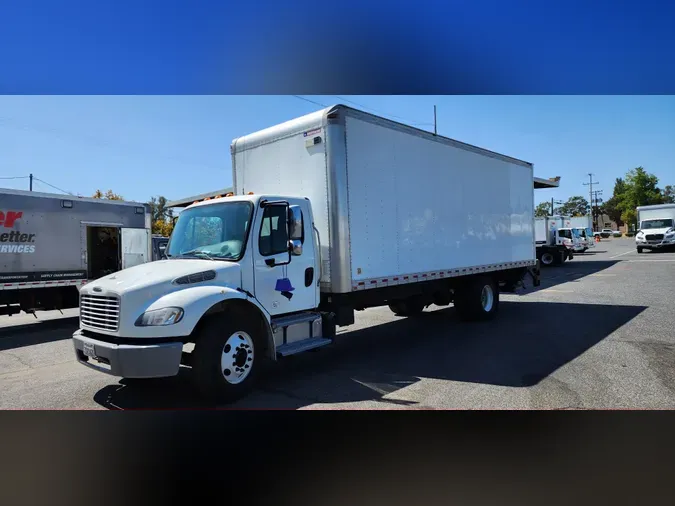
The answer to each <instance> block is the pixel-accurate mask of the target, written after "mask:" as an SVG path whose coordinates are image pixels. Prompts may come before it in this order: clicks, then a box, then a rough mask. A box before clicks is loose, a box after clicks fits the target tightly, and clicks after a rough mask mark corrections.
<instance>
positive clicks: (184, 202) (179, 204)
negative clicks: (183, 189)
mask: <svg viewBox="0 0 675 506" xmlns="http://www.w3.org/2000/svg"><path fill="white" fill-rule="evenodd" d="M231 191H233V190H232V188H224V189H222V190H216V191H212V192H208V193H202V194H200V195H195V196H194V197H186V198H184V199H180V200H172V201H171V202H167V203H166V207H169V208H185V207H187V206H191V205H192V204H194V203H195V202H199V201H201V200H204V199H207V198H211V199H212V198H215V197H222V196H224V195H226V194H228V193H230V192H231Z"/></svg>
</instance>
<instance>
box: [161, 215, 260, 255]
mask: <svg viewBox="0 0 675 506" xmlns="http://www.w3.org/2000/svg"><path fill="white" fill-rule="evenodd" d="M252 214H253V205H252V204H251V203H250V202H227V203H222V204H210V205H205V206H199V207H194V208H192V209H187V210H185V211H183V212H182V213H180V215H179V216H178V221H177V222H176V227H175V229H174V231H173V233H172V234H171V240H170V241H169V245H168V250H167V256H168V257H170V258H207V259H212V260H229V261H237V260H239V259H240V258H241V256H242V254H243V251H244V243H245V242H246V238H247V237H248V228H249V225H250V222H251V216H252Z"/></svg>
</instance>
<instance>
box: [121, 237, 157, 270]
mask: <svg viewBox="0 0 675 506" xmlns="http://www.w3.org/2000/svg"><path fill="white" fill-rule="evenodd" d="M150 245H151V243H150V231H149V230H146V229H144V228H123V229H122V241H121V249H122V251H121V254H122V269H127V268H129V267H133V266H134V265H139V264H142V263H145V262H149V261H150V260H151V257H150V253H149V252H150Z"/></svg>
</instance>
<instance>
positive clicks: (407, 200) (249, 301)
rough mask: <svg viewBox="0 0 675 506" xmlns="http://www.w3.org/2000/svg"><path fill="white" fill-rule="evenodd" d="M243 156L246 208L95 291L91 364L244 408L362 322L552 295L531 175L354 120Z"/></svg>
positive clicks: (315, 118)
mask: <svg viewBox="0 0 675 506" xmlns="http://www.w3.org/2000/svg"><path fill="white" fill-rule="evenodd" d="M231 153H232V177H233V182H234V192H233V195H229V196H226V197H223V198H217V199H211V200H207V201H205V202H199V203H195V204H193V205H191V206H189V207H188V208H186V209H185V210H184V211H182V212H181V213H180V215H179V217H178V220H177V222H176V225H175V229H174V231H173V233H172V235H171V239H170V241H169V245H168V248H167V255H168V257H169V258H168V259H167V260H160V261H158V262H152V263H148V264H145V265H139V266H135V267H132V268H130V269H125V270H123V271H121V272H118V273H116V274H114V275H113V276H108V277H104V278H102V279H99V280H97V281H96V282H95V283H91V284H89V285H86V286H85V287H83V289H82V291H81V299H82V304H83V305H89V306H91V305H94V304H95V305H97V306H98V307H99V308H100V309H99V310H98V311H99V312H98V319H97V320H82V321H81V324H80V328H79V330H78V331H77V332H75V334H74V336H73V343H74V348H75V353H76V357H77V360H78V361H80V362H81V363H82V364H85V365H88V366H90V367H93V368H95V369H98V370H100V371H103V372H106V373H108V374H112V375H115V376H120V377H128V378H149V377H163V376H173V375H176V374H177V373H178V371H179V366H180V365H181V364H184V365H187V366H190V367H192V376H193V378H194V379H195V381H196V384H197V385H198V386H199V388H200V389H201V390H202V391H203V392H204V393H206V394H208V395H212V396H214V397H215V398H217V399H221V400H232V399H235V398H238V397H239V396H241V395H243V394H244V393H245V392H246V391H248V389H249V388H250V387H251V385H252V384H253V382H254V379H255V376H256V374H257V372H258V371H259V370H260V368H261V366H262V365H263V363H264V362H265V361H266V360H278V359H280V358H281V357H286V356H288V355H294V354H296V353H300V352H304V351H307V350H312V349H316V348H320V347H323V346H326V345H329V344H331V343H332V342H334V341H335V339H336V327H343V326H349V325H351V324H353V323H354V313H355V311H359V310H363V309H366V308H369V307H376V306H388V307H389V308H390V309H391V310H392V311H393V312H394V313H396V314H397V315H400V316H406V317H414V316H417V315H419V314H420V313H422V312H423V311H424V309H425V308H426V307H427V306H430V305H432V304H436V305H440V306H447V305H449V304H451V303H454V306H455V309H456V310H457V313H458V314H459V316H460V317H461V318H462V319H464V320H486V319H489V318H492V317H494V316H495V315H496V314H497V310H498V308H499V296H500V291H501V292H516V291H517V289H518V288H519V287H520V286H522V284H523V282H524V281H525V280H526V279H529V278H530V276H531V278H532V281H533V284H534V285H538V284H539V269H538V262H537V259H536V255H535V241H534V227H533V225H534V219H533V207H534V203H533V201H534V195H533V192H534V190H533V175H532V169H533V167H532V164H530V163H528V162H524V161H521V160H517V159H515V158H511V157H508V156H505V155H501V154H498V153H494V152H491V151H487V150H485V149H481V148H478V147H474V146H470V145H468V144H464V143H461V142H458V141H454V140H451V139H448V138H445V137H441V136H436V135H433V134H431V133H429V132H426V131H422V130H418V129H415V128H411V127H408V126H405V125H402V124H399V123H396V122H393V121H390V120H387V119H384V118H381V117H378V116H374V115H372V114H367V113H364V112H360V111H357V110H355V109H352V108H349V107H345V106H335V107H331V108H327V109H324V110H322V111H318V112H315V113H313V114H309V115H306V116H303V117H300V118H297V119H295V120H292V121H289V122H286V123H283V124H280V125H277V126H273V127H271V128H268V129H265V130H262V131H259V132H256V133H253V134H250V135H246V136H244V137H241V138H238V139H235V140H234V141H233V142H232V144H231ZM421 328H423V327H421ZM190 343H194V349H193V350H192V351H191V352H188V351H187V350H188V349H189V348H191V347H192V346H185V345H186V344H190Z"/></svg>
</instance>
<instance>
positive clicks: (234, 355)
mask: <svg viewBox="0 0 675 506" xmlns="http://www.w3.org/2000/svg"><path fill="white" fill-rule="evenodd" d="M253 359H254V348H253V339H251V336H249V335H248V334H247V333H246V332H235V333H234V334H232V335H231V336H230V337H229V338H228V339H227V341H225V345H224V346H223V351H222V355H221V358H220V371H221V373H222V375H223V378H225V381H227V382H228V383H230V384H231V385H237V384H239V383H241V382H242V381H244V380H245V379H246V378H247V377H248V375H249V374H251V369H252V368H253Z"/></svg>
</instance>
